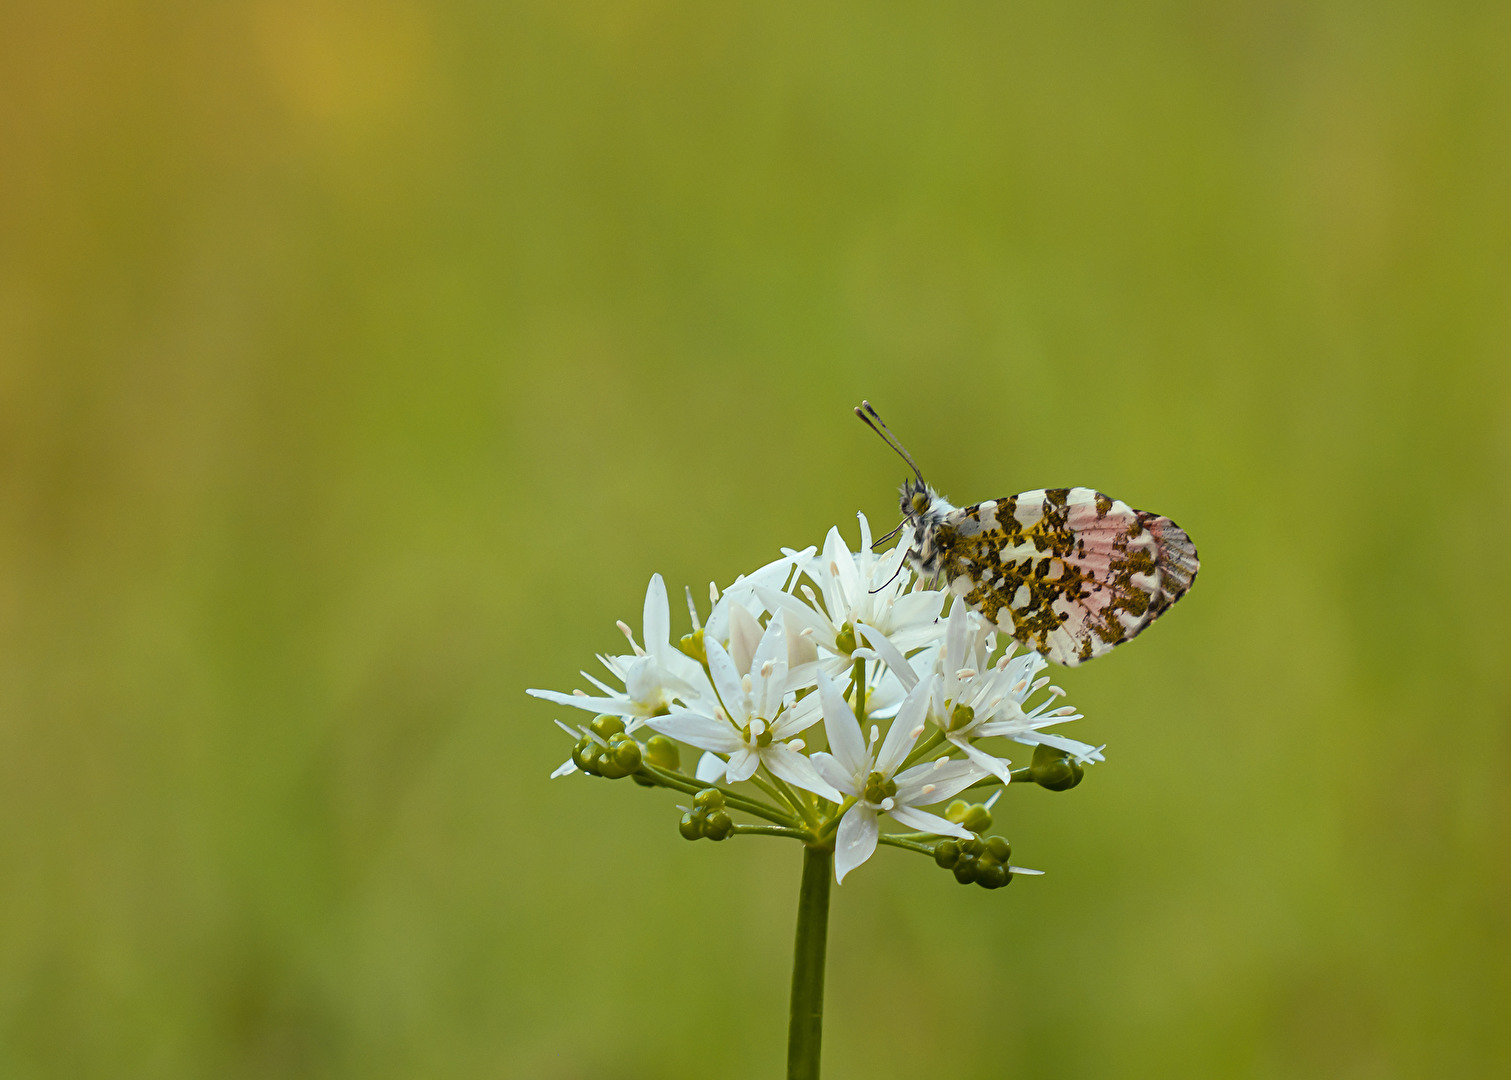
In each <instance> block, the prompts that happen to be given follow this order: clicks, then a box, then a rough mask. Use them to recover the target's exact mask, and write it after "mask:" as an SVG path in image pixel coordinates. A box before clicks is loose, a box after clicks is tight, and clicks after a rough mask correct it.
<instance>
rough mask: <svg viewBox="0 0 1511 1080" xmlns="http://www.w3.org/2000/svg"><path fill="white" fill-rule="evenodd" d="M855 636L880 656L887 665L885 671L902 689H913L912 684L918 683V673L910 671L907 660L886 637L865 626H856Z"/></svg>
mask: <svg viewBox="0 0 1511 1080" xmlns="http://www.w3.org/2000/svg"><path fill="white" fill-rule="evenodd" d="M855 635H856V637H858V638H860V639H861V640H862V641H864V642H865V643H866V644H867V645H869V646H870V647H871V648H872V649H874V650H875V651H876V655H877V656H880V657H881V658H882V661H883V662H884V663H885V664H886V665H887V669H888V670H889V671H891V672H892V674H894V675H896V676H897V679H898V681H899V682H901V683H902V685H903V688H904V689H906V690H911V689H913V686H914V684H915V683H917V682H918V673H917V672H916V671H914V670H913V669H912V667H911V666H910V665H909V664H908V661H907V658H906V657H904V656H903V655H902V653H901V652H899V651H898V649H897V647H896V646H895V645H893V644H892V643H891V642H890V641H888V640H887V635H885V634H883V633H882V632H881V631H880V630H878V629H876V627H874V626H865V625H861V626H857V627H856V628H855Z"/></svg>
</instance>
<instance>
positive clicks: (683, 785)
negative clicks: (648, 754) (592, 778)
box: [640, 762, 798, 825]
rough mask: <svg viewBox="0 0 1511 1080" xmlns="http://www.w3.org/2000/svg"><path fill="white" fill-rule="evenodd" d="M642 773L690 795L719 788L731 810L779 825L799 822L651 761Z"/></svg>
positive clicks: (741, 796)
mask: <svg viewBox="0 0 1511 1080" xmlns="http://www.w3.org/2000/svg"><path fill="white" fill-rule="evenodd" d="M640 774H641V775H642V776H645V777H646V778H648V779H650V780H654V781H655V782H656V783H657V784H658V785H660V786H661V787H669V788H671V789H672V790H673V791H681V792H685V793H686V794H688V795H696V794H697V793H698V792H700V791H702V790H703V789H704V788H710V787H711V788H717V789H718V791H720V792H721V793H722V794H723V796H724V804H725V805H726V806H728V807H729V808H730V809H731V810H741V811H743V812H744V813H747V814H750V815H752V816H754V817H761V818H765V819H766V820H767V821H774V822H776V823H777V824H778V825H797V824H798V820H797V819H796V818H794V817H792V816H790V815H788V814H784V813H782V812H781V811H779V810H778V809H777V808H776V807H774V806H767V805H766V804H765V803H760V802H756V801H755V800H754V799H747V798H745V797H744V796H743V795H740V794H739V793H738V792H734V791H730V790H729V789H728V788H726V787H720V786H719V785H718V784H705V783H703V782H701V781H700V780H697V779H696V778H694V777H691V776H684V775H683V774H682V773H679V772H672V771H671V770H669V769H661V768H657V767H656V766H655V765H652V764H651V763H650V762H645V763H643V764H642V765H641V766H640Z"/></svg>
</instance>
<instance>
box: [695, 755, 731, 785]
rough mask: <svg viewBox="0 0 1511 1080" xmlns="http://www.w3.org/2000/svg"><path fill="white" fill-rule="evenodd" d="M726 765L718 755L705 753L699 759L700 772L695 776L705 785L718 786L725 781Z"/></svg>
mask: <svg viewBox="0 0 1511 1080" xmlns="http://www.w3.org/2000/svg"><path fill="white" fill-rule="evenodd" d="M726 764H727V763H726V762H725V760H724V759H723V758H721V757H720V756H719V755H718V754H709V753H705V754H704V755H703V756H702V757H700V758H699V759H698V771H697V772H695V773H694V774H693V775H694V776H696V777H697V778H698V779H699V780H701V781H702V782H703V783H705V784H717V783H718V782H719V781H720V780H722V779H724V767H725V765H726Z"/></svg>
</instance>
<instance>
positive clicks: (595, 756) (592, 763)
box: [572, 739, 603, 776]
mask: <svg viewBox="0 0 1511 1080" xmlns="http://www.w3.org/2000/svg"><path fill="white" fill-rule="evenodd" d="M583 742H584V743H586V744H587V745H586V746H583V748H582V750H581V752H578V751H575V750H574V751H573V752H572V760H573V761H575V762H576V763H577V767H578V768H579V769H581V770H582V771H583V772H585V773H587V774H588V775H589V776H602V775H603V774H602V773H601V772H599V768H598V766H599V762H600V761H601V760H602V757H603V747H601V746H599V745H598V744H597V743H595V742H594V741H593V740H592V739H584V740H583Z"/></svg>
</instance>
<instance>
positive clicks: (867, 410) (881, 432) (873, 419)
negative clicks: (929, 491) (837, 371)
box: [855, 401, 925, 484]
mask: <svg viewBox="0 0 1511 1080" xmlns="http://www.w3.org/2000/svg"><path fill="white" fill-rule="evenodd" d="M855 415H856V416H858V417H860V418H861V421H862V422H863V423H864V424H865V425H866V426H867V427H868V428H870V429H871V430H872V431H874V432H876V434H877V435H878V436H880V437H881V441H882V442H884V443H886V444H887V445H888V446H890V447H891V448H892V449H893V450H895V451H897V456H898V457H900V458H902V460H903V461H906V462H907V463H908V468H910V469H912V470H913V475H914V476H916V477H918V482H919V483H920V484H922V483H925V480H924V478H923V473H922V472H920V471H919V468H918V463H917V462H916V461H914V460H913V455H912V454H910V453H908V448H907V447H905V446H903V445H902V440H900V439H899V438H898V437H897V436H896V435H893V434H892V429H891V428H889V427H887V422H886V421H885V420H883V419H882V418H881V414H880V413H878V412H877V411H876V410H875V409H873V408H872V407H871V403H870V402H869V401H862V402H861V403H860V407H859V408H857V409H856V410H855Z"/></svg>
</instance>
